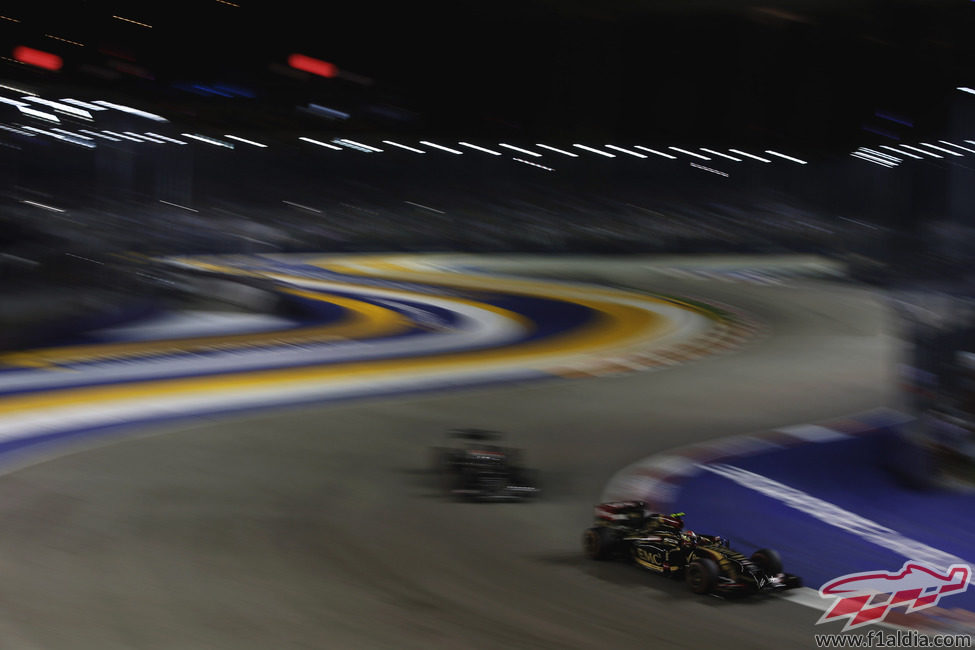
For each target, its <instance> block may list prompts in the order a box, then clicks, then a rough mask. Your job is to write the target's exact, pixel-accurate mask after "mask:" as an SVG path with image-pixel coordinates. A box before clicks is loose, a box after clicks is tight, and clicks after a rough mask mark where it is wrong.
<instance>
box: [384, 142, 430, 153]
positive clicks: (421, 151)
mask: <svg viewBox="0 0 975 650" xmlns="http://www.w3.org/2000/svg"><path fill="white" fill-rule="evenodd" d="M383 144H389V145H392V146H394V147H399V148H400V149H406V150H407V151H412V152H413V153H426V151H423V150H422V149H416V148H414V147H407V146H406V145H405V144H400V143H399V142H393V141H392V140H383Z"/></svg>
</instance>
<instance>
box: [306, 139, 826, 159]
mask: <svg viewBox="0 0 975 650" xmlns="http://www.w3.org/2000/svg"><path fill="white" fill-rule="evenodd" d="M298 139H299V140H302V141H304V142H308V143H310V144H315V145H318V146H320V147H325V148H327V149H333V150H336V151H341V150H342V149H343V148H348V149H355V150H357V151H363V152H366V153H378V152H382V151H383V149H380V148H378V147H374V146H372V145H368V144H364V143H362V142H357V141H355V140H349V139H347V138H339V139H335V140H332V141H331V142H322V141H321V140H315V139H313V138H308V137H300V138H298ZM383 144H387V145H389V146H391V147H396V148H398V149H404V150H406V151H412V152H413V153H421V154H422V153H426V151H424V150H423V149H418V148H417V147H414V146H410V145H407V144H403V143H401V142H395V141H393V140H383ZM420 144H421V145H425V146H426V147H429V148H431V149H438V150H440V151H446V152H448V153H452V154H455V155H460V154H463V153H464V152H463V151H461V150H460V149H455V148H453V147H448V146H445V145H442V144H437V143H435V142H430V141H429V140H420ZM457 144H458V145H459V146H461V147H466V148H468V149H473V150H475V151H480V152H483V153H487V154H490V155H492V156H501V155H503V153H502V152H500V151H496V150H494V149H490V148H488V147H483V146H480V145H476V144H471V143H470V142H463V141H461V142H458V143H457ZM497 146H498V147H499V148H504V149H509V150H511V151H517V152H518V153H522V154H525V155H528V156H532V157H534V158H541V157H542V156H543V155H544V154H541V153H538V152H537V151H531V150H529V149H524V148H522V147H517V146H515V145H513V144H508V143H506V142H500V143H498V145H497ZM535 146H536V147H538V148H539V149H546V150H548V151H554V152H556V153H560V154H562V155H564V156H569V157H572V158H578V157H579V154H576V153H573V152H571V151H567V150H565V149H559V148H558V147H553V146H551V145H547V144H541V143H536V144H535ZM572 146H573V147H576V148H577V149H580V150H582V151H588V152H590V153H595V154H599V155H600V156H605V157H607V158H616V154H615V153H610V152H609V151H605V150H603V149H597V148H595V147H590V146H587V145H584V144H573V145H572ZM667 148H668V149H670V150H672V151H676V152H678V153H683V154H686V155H688V156H693V157H694V158H700V159H701V160H712V158H711V157H709V156H705V155H704V154H701V153H697V152H694V151H689V150H687V149H681V148H680V147H667ZM606 149H611V150H612V151H617V152H619V153H625V154H627V155H629V156H634V157H636V158H649V156H647V155H646V154H642V153H640V152H639V151H633V149H639V150H641V151H646V152H648V153H651V154H654V155H657V156H661V157H663V158H669V159H671V160H675V159H677V156H674V155H672V154H669V153H665V152H663V151H659V150H657V149H650V148H649V147H643V146H640V145H635V146H634V147H633V149H626V148H624V147H619V146H617V145H613V144H607V145H606ZM701 151H703V152H705V153H709V154H712V155H713V156H717V157H719V158H724V159H727V160H732V161H734V162H742V159H743V158H751V159H753V160H758V161H761V162H763V163H770V162H772V161H771V160H770V159H769V158H764V157H762V156H758V155H755V154H751V153H748V152H746V151H741V150H740V149H729V150H728V151H729V152H731V153H734V154H738V156H741V158H739V157H736V156H732V155H730V154H728V153H722V152H720V151H715V150H714V149H705V148H703V147H702V148H701ZM765 153H766V154H769V155H770V156H776V157H778V158H783V159H785V160H789V161H792V162H794V163H799V164H800V165H805V164H807V163H806V161H805V160H800V159H799V158H795V157H793V156H788V155H786V154H784V153H779V152H778V151H772V150H771V149H766V150H765Z"/></svg>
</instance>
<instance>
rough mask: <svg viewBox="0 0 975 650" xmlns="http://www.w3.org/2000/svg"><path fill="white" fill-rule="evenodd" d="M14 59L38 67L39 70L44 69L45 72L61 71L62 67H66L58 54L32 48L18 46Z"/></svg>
mask: <svg viewBox="0 0 975 650" xmlns="http://www.w3.org/2000/svg"><path fill="white" fill-rule="evenodd" d="M14 58H15V59H17V60H18V61H20V62H21V63H26V64H27V65H36V66H37V67H38V68H44V69H45V70H60V69H61V66H63V65H64V61H62V60H61V57H59V56H58V55H57V54H51V53H50V52H42V51H40V50H35V49H34V48H32V47H24V46H23V45H18V46H17V47H15V48H14Z"/></svg>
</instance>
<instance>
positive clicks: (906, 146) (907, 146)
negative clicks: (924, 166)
mask: <svg viewBox="0 0 975 650" xmlns="http://www.w3.org/2000/svg"><path fill="white" fill-rule="evenodd" d="M901 146H902V147H904V148H905V149H910V150H911V151H916V152H918V153H923V154H927V155H928V156H931V157H932V158H944V156H939V155H938V154H936V153H931V152H930V151H925V150H924V149H918V148H917V147H912V146H911V145H909V144H902V145H901Z"/></svg>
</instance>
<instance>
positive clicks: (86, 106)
mask: <svg viewBox="0 0 975 650" xmlns="http://www.w3.org/2000/svg"><path fill="white" fill-rule="evenodd" d="M60 101H62V102H64V103H65V104H74V105H75V106H78V107H80V108H84V109H86V110H89V111H107V110H108V109H107V108H105V107H104V106H98V105H97V104H92V103H90V102H83V101H81V100H80V99H71V98H70V97H66V98H64V99H62V100H60Z"/></svg>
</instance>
